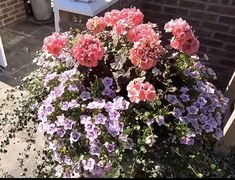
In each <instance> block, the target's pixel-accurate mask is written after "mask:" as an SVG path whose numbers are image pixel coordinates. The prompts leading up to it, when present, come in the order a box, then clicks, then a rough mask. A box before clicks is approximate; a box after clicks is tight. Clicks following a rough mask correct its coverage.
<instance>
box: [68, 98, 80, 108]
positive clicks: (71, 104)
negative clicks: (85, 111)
mask: <svg viewBox="0 0 235 180" xmlns="http://www.w3.org/2000/svg"><path fill="white" fill-rule="evenodd" d="M76 107H79V104H78V102H77V100H76V99H72V100H71V101H70V102H69V108H71V109H73V108H76Z"/></svg>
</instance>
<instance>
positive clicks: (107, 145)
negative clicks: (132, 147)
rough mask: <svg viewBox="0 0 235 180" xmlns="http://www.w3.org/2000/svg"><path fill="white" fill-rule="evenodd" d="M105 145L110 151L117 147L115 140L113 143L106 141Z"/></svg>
mask: <svg viewBox="0 0 235 180" xmlns="http://www.w3.org/2000/svg"><path fill="white" fill-rule="evenodd" d="M104 146H105V147H106V149H107V150H108V152H109V153H111V152H113V151H114V150H115V148H116V145H115V144H114V142H112V143H108V142H105V143H104Z"/></svg>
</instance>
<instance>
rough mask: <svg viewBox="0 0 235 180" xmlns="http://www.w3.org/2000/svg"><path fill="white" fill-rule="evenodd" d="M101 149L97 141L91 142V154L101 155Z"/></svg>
mask: <svg viewBox="0 0 235 180" xmlns="http://www.w3.org/2000/svg"><path fill="white" fill-rule="evenodd" d="M100 153H101V149H100V147H99V146H98V144H97V143H94V141H93V142H92V143H91V144H90V154H91V155H94V156H98V157H99V156H100Z"/></svg>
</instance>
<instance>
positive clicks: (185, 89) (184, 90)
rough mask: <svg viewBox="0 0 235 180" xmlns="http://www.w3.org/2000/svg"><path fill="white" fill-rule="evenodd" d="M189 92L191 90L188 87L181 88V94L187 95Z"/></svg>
mask: <svg viewBox="0 0 235 180" xmlns="http://www.w3.org/2000/svg"><path fill="white" fill-rule="evenodd" d="M188 91H189V89H188V88H187V87H181V88H180V92H181V93H186V92H188Z"/></svg>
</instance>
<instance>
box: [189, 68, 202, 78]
mask: <svg viewBox="0 0 235 180" xmlns="http://www.w3.org/2000/svg"><path fill="white" fill-rule="evenodd" d="M191 77H192V78H199V77H200V72H199V71H198V70H196V71H193V72H192V73H191Z"/></svg>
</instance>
